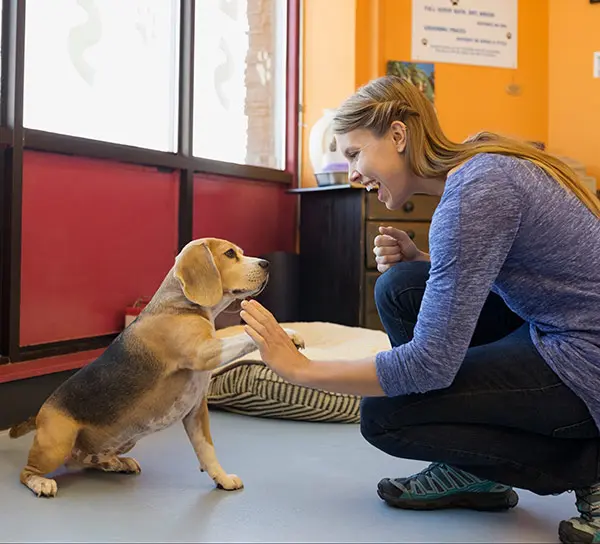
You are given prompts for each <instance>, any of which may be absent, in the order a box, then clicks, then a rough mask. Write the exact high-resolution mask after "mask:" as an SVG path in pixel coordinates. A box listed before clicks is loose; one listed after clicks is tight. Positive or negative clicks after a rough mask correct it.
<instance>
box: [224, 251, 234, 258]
mask: <svg viewBox="0 0 600 544" xmlns="http://www.w3.org/2000/svg"><path fill="white" fill-rule="evenodd" d="M225 257H227V258H229V259H235V251H234V250H233V249H228V250H227V251H226V252H225Z"/></svg>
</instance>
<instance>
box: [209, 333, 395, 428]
mask: <svg viewBox="0 0 600 544" xmlns="http://www.w3.org/2000/svg"><path fill="white" fill-rule="evenodd" d="M281 325H282V326H283V327H286V328H290V329H294V330H295V331H297V332H298V333H299V334H300V335H301V336H302V338H303V339H304V341H305V343H306V349H305V350H303V353H304V354H305V355H306V356H307V357H308V358H309V359H315V360H319V359H321V360H333V359H338V360H339V359H341V360H353V359H360V358H363V357H368V356H375V355H376V354H377V353H378V352H380V351H385V350H388V349H390V347H391V346H390V342H389V339H388V337H387V335H386V334H385V333H384V332H381V331H376V330H370V329H363V328H358V327H347V326H344V325H337V324H334V323H321V322H312V323H282V324H281ZM240 333H243V334H245V333H244V329H243V326H234V327H227V328H225V329H221V330H219V331H217V335H218V336H219V337H225V336H231V335H234V334H240ZM208 403H209V406H212V407H218V408H221V409H224V410H227V411H230V412H235V413H238V414H245V415H251V416H258V417H269V418H278V419H293V420H303V421H327V422H340V423H357V422H358V421H359V420H360V414H359V404H360V397H358V396H354V395H342V394H338V393H331V392H327V391H320V390H316V389H310V388H307V387H302V386H298V385H293V384H291V383H289V382H287V381H286V380H283V379H282V378H280V377H279V376H277V375H276V374H275V373H274V372H273V371H272V370H270V369H269V368H268V367H267V366H266V365H265V363H264V362H263V361H262V359H261V357H260V352H259V351H258V350H256V351H254V352H252V353H250V354H248V355H246V356H245V357H242V358H240V359H237V360H236V361H233V362H231V363H229V364H227V365H224V366H222V367H219V368H218V369H216V370H215V371H214V372H213V375H212V380H211V384H210V388H209V392H208Z"/></svg>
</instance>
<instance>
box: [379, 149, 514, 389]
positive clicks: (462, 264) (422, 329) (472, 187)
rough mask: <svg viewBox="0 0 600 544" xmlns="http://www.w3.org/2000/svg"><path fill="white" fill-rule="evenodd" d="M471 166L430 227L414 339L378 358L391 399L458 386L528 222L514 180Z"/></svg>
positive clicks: (497, 170)
mask: <svg viewBox="0 0 600 544" xmlns="http://www.w3.org/2000/svg"><path fill="white" fill-rule="evenodd" d="M477 160H478V159H477V158H476V159H472V162H474V164H472V165H471V164H466V165H465V166H463V169H462V170H459V171H458V172H456V173H455V174H454V176H453V178H454V179H453V180H452V182H451V181H450V179H449V180H448V182H447V187H446V190H445V191H444V195H443V198H442V200H441V202H440V204H439V206H438V209H437V210H436V212H435V214H434V218H433V219H432V224H431V229H430V258H431V269H430V276H429V279H428V281H427V285H426V288H425V293H424V295H423V300H422V303H421V308H420V311H419V315H418V319H417V323H416V326H415V330H414V337H413V339H412V340H411V341H410V342H408V343H406V344H403V345H400V346H397V347H395V348H393V349H391V350H389V351H384V352H380V353H378V354H377V356H376V370H377V376H378V379H379V383H380V385H381V387H382V389H383V391H384V392H385V394H386V395H388V396H397V395H406V394H409V393H423V392H426V391H431V390H434V389H443V388H445V387H448V386H450V385H451V383H452V382H453V380H454V377H455V376H456V373H457V372H458V369H459V368H460V365H461V364H462V361H463V360H464V357H465V355H466V352H467V349H468V347H469V344H470V341H471V338H472V335H473V332H474V330H475V326H476V325H477V320H478V318H479V315H480V313H481V309H482V307H483V305H484V303H485V301H486V299H487V297H488V295H489V293H490V289H491V287H492V286H493V283H494V281H495V280H496V277H497V276H498V273H499V271H500V269H501V268H502V266H503V264H504V262H505V260H506V257H507V255H508V253H509V251H510V249H511V247H512V244H513V242H514V240H515V237H516V234H517V232H518V229H519V225H520V222H521V205H520V199H519V197H518V194H517V190H516V188H515V184H514V183H513V181H512V179H510V177H509V176H507V175H506V174H505V173H504V170H503V169H502V168H500V167H499V166H498V165H496V166H495V167H492V168H485V167H483V166H484V165H479V167H478V165H477V163H476V161H477Z"/></svg>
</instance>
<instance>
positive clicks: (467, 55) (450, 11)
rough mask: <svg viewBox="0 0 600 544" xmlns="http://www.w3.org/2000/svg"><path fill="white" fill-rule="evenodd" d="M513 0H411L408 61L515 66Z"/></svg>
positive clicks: (514, 14)
mask: <svg viewBox="0 0 600 544" xmlns="http://www.w3.org/2000/svg"><path fill="white" fill-rule="evenodd" d="M517 20H518V18H517V0H502V1H498V0H413V3H412V60H414V61H429V62H446V63H455V64H471V65H475V66H493V67H497V68H516V67H517Z"/></svg>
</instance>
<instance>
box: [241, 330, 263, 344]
mask: <svg viewBox="0 0 600 544" xmlns="http://www.w3.org/2000/svg"><path fill="white" fill-rule="evenodd" d="M244 330H245V331H246V334H247V335H248V336H250V338H252V340H254V343H255V344H256V345H257V346H258V347H259V348H262V347H263V346H264V344H265V339H264V338H263V337H262V336H261V335H260V334H258V333H257V332H256V331H255V330H254V329H253V328H252V327H250V326H249V325H246V326H245V327H244Z"/></svg>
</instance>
